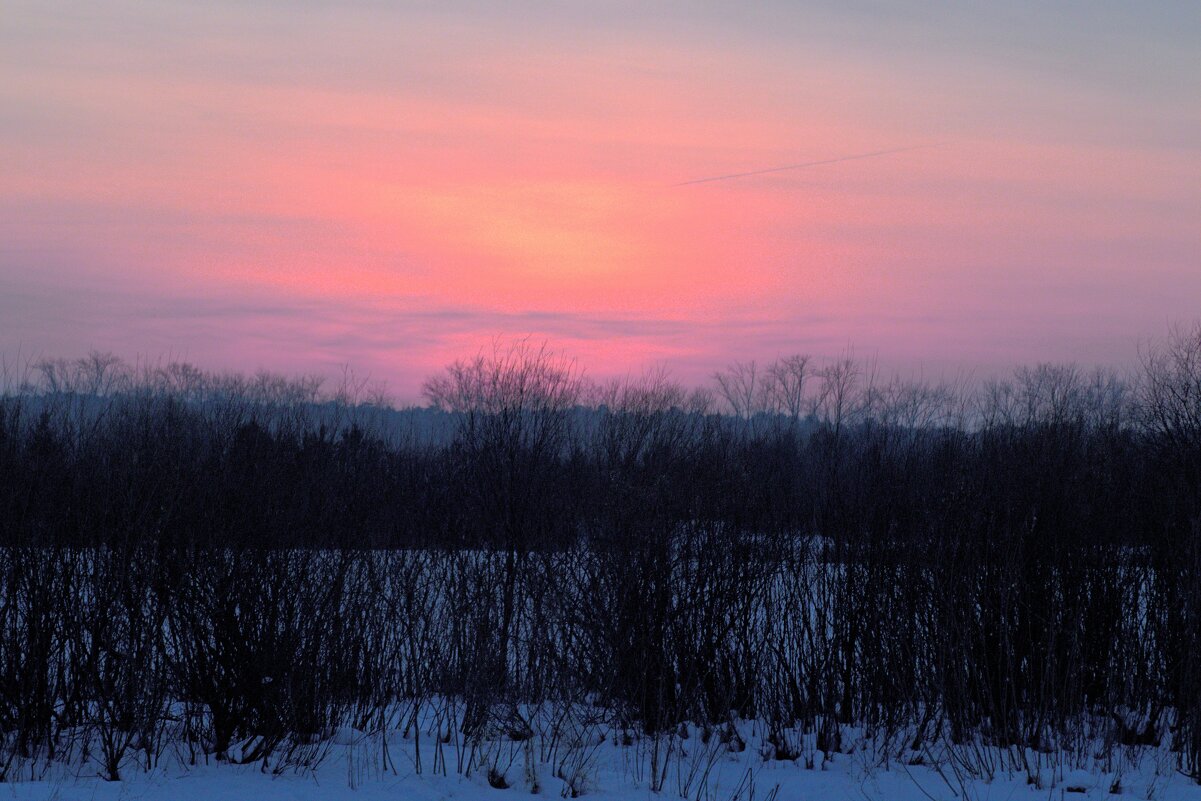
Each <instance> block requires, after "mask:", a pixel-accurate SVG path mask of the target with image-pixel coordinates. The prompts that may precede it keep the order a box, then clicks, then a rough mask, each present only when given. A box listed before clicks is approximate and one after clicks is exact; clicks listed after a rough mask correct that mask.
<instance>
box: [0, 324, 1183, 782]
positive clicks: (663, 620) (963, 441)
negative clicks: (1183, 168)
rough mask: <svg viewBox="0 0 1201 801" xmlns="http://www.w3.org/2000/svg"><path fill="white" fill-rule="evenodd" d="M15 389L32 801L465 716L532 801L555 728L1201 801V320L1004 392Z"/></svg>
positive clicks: (142, 384) (175, 373) (12, 545)
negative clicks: (1185, 794)
mask: <svg viewBox="0 0 1201 801" xmlns="http://www.w3.org/2000/svg"><path fill="white" fill-rule="evenodd" d="M4 381H5V385H4V387H5V388H4V389H3V391H2V392H3V394H2V395H0V546H3V547H0V751H2V752H3V753H0V778H3V777H5V776H7V775H10V774H11V775H16V772H17V771H23V772H24V773H23V774H22V775H25V774H30V773H32V774H34V775H36V773H37V771H38V770H39V767H38V766H39V765H42V766H44V765H47V764H51V763H54V762H56V761H58V762H75V761H80V760H95V761H96V762H97V763H98V764H100V765H101V766H102V770H101V772H102V773H103V774H104V775H106V776H108V777H110V778H117V777H118V776H119V775H120V774H121V772H122V771H126V770H130V769H148V768H150V767H151V766H153V765H154V764H155V763H156V761H157V759H158V758H159V757H160V756H161V755H162V753H163V752H164V749H167V748H173V749H177V750H178V749H184V750H185V751H186V752H187V753H189V754H190V755H191V757H190V758H191V759H193V760H197V759H206V758H213V759H218V760H233V761H240V762H254V761H261V763H262V764H263V766H264V768H265V769H266V768H268V767H270V768H271V769H284V768H285V767H296V766H300V767H303V766H305V765H306V764H312V763H313V762H315V761H316V760H319V758H320V754H321V743H322V742H325V741H328V738H330V737H331V736H333V735H332V733H333V732H334V731H335V730H336V729H337V727H339V726H345V725H352V726H354V727H355V728H357V729H360V730H363V731H373V730H376V731H378V730H381V729H384V728H389V727H392V728H404V729H405V731H406V732H407V731H408V730H409V728H410V727H415V728H416V729H420V726H417V725H416V721H418V720H419V719H420V720H428V719H430V718H429V717H428V716H429V715H434V716H435V718H436V719H437V721H438V723H437V732H438V734H437V736H436V737H435V738H434V744H433V745H432V746H431V748H433V749H434V751H433V752H432V753H435V754H436V753H438V751H439V750H440V749H441V748H442V747H443V745H442V743H444V742H447V741H449V740H450V739H451V738H452V737H453V738H454V739H455V742H458V741H459V738H462V741H463V742H465V743H476V744H477V745H478V746H479V747H478V748H476V749H475V750H472V751H468V752H467V753H468V754H469V756H468V760H469V761H470V760H471V759H478V760H480V762H479V765H480V766H481V769H484V768H486V769H487V770H488V771H489V772H490V775H491V774H493V773H495V778H496V781H497V782H498V786H500V784H503V782H504V781H505V779H504V773H505V765H504V764H501V763H500V761H499V760H500V757H499V756H498V755H497V754H498V753H499V752H495V753H494V752H492V751H488V750H487V749H486V748H484V746H483V745H482V744H483V743H486V742H491V741H493V740H494V739H495V738H496V736H497V735H498V733H501V734H503V735H504V737H507V738H509V739H511V740H513V741H520V740H523V739H525V738H528V737H531V736H533V732H534V731H535V729H538V727H539V726H541V725H542V724H541V723H539V722H538V721H539V720H541V718H539V717H538V716H539V715H540V714H541V713H540V712H539V711H538V710H543V709H554V710H556V714H559V713H560V712H561V711H562V710H567V712H565V713H562V714H563V715H564V717H563V719H562V720H561V721H560V722H559V724H556V725H568V722H570V723H571V725H573V726H580V725H589V726H597V727H609V728H610V729H611V730H612V731H616V732H623V733H625V734H623V735H622V736H626V737H656V736H661V735H663V734H664V733H668V734H670V733H671V732H673V731H675V730H676V729H678V727H679V726H680V725H681V724H683V723H694V724H696V725H699V726H703V727H705V728H706V731H709V730H712V731H713V732H715V733H716V734H717V735H719V736H726V737H734V736H735V735H734V734H733V731H734V730H733V728H732V727H730V726H729V724H730V722H731V721H732V720H733V719H735V718H753V719H756V720H759V721H763V722H764V725H766V726H767V727H769V729H770V731H771V733H772V734H771V742H772V743H773V747H774V749H775V750H774V751H773V753H772V754H770V755H768V758H773V759H797V760H801V761H807V762H808V763H809V766H810V767H812V762H813V760H814V759H817V760H819V761H820V760H821V759H822V758H823V755H825V754H831V753H836V752H838V751H840V750H843V749H847V748H850V747H852V745H851V741H852V739H854V738H857V739H858V740H859V741H860V743H862V741H863V739H864V738H867V739H870V740H871V742H873V743H874V744H875V745H874V747H876V748H878V749H879V751H880V757H879V758H880V759H881V760H889V759H898V760H901V759H904V760H921V759H923V758H928V753H929V749H930V748H931V747H932V745H931V744H938V745H939V747H940V748H943V749H952V751H953V752H954V753H955V754H958V756H957V758H958V759H960V760H961V762H962V764H963V765H966V766H968V767H970V769H972V770H979V771H984V772H987V771H988V770H989V769H990V760H991V759H993V757H991V756H990V754H993V753H995V752H996V751H997V750H998V749H999V750H1000V751H1001V752H1004V753H1008V754H1010V758H1011V759H1013V760H1014V761H1016V762H1018V763H1020V762H1021V761H1022V760H1027V759H1029V758H1030V757H1029V756H1028V755H1029V754H1039V753H1063V752H1067V753H1072V752H1075V751H1079V752H1083V751H1089V752H1096V751H1097V749H1098V748H1101V749H1112V750H1113V752H1114V753H1118V752H1120V751H1122V749H1138V748H1147V747H1154V748H1166V749H1169V750H1170V752H1171V753H1173V754H1174V755H1175V758H1176V759H1177V760H1178V765H1179V767H1180V769H1181V770H1183V771H1184V772H1186V773H1187V774H1189V775H1191V776H1194V777H1198V778H1201V326H1198V327H1196V328H1193V329H1188V330H1185V329H1180V330H1177V331H1174V332H1173V333H1172V334H1171V335H1170V336H1168V337H1166V338H1164V339H1163V340H1162V341H1160V342H1159V343H1157V344H1155V345H1153V346H1150V347H1148V348H1147V349H1146V350H1145V352H1144V354H1143V358H1142V361H1141V364H1140V366H1139V369H1138V370H1137V371H1135V372H1133V373H1132V374H1130V375H1128V376H1118V375H1116V374H1114V373H1111V372H1106V371H1090V370H1086V369H1082V368H1079V367H1076V366H1071V365H1046V364H1044V365H1038V366H1033V367H1028V368H1022V369H1019V370H1017V371H1015V372H1014V373H1013V374H1012V375H1011V376H1010V377H1009V378H1007V379H1004V380H990V381H984V382H980V383H979V384H978V385H973V386H971V387H967V386H945V385H934V384H926V383H920V382H913V381H908V380H902V379H891V378H883V377H882V376H880V375H879V374H878V371H876V370H875V369H874V368H873V367H872V365H870V364H869V363H866V362H863V361H860V360H856V359H854V358H844V359H839V360H835V361H830V362H819V361H818V360H815V359H809V358H807V357H804V356H792V357H787V358H781V359H777V360H776V361H774V362H771V363H768V364H755V363H753V362H744V363H738V364H734V365H732V366H730V367H728V368H726V369H724V370H722V371H719V372H718V373H717V374H716V375H715V376H714V380H713V383H712V385H711V386H708V387H703V388H686V387H684V386H681V385H680V384H678V383H676V382H674V381H673V380H671V378H670V376H668V375H667V374H666V373H664V372H661V371H659V372H650V373H648V374H646V375H644V376H642V377H640V378H636V379H627V380H621V381H614V382H609V383H595V382H591V381H589V380H588V379H587V378H586V377H585V375H584V374H583V373H582V372H581V370H579V369H578V368H577V366H576V365H575V364H574V363H573V362H571V361H570V360H567V359H565V358H563V357H561V356H560V355H558V354H555V353H553V352H550V351H548V350H546V349H545V348H539V347H536V346H532V345H530V344H529V343H528V342H518V343H516V344H514V345H512V346H511V347H504V348H497V349H495V350H493V351H490V352H487V353H484V354H482V355H480V356H478V357H476V358H474V359H468V360H465V361H461V362H456V363H455V364H453V365H451V366H449V367H448V368H447V369H446V370H445V371H443V372H441V373H439V374H438V375H435V376H433V377H431V378H430V379H429V380H428V381H427V382H426V384H425V388H424V392H425V398H426V400H427V402H428V405H427V406H426V407H424V408H411V409H401V410H397V409H393V408H390V407H388V406H387V405H386V404H384V403H383V401H382V399H378V398H376V399H368V398H366V397H364V393H363V390H362V388H361V387H359V386H356V385H355V384H354V383H353V382H344V384H343V385H342V386H340V387H337V388H335V389H333V390H327V389H324V388H323V385H322V383H321V382H319V381H316V380H313V379H287V378H281V377H277V376H269V375H260V376H252V377H246V376H236V375H222V374H211V373H206V372H203V371H200V370H198V369H196V368H194V367H191V366H188V365H182V364H165V365H155V366H145V367H136V368H135V367H131V366H129V365H127V364H125V363H123V362H121V361H119V360H117V359H115V358H113V357H111V356H106V355H102V354H93V355H91V356H89V357H87V358H84V359H80V360H76V361H46V362H40V363H37V364H30V365H21V366H19V367H16V366H12V365H9V366H8V369H7V371H6V374H5V376H4ZM443 725H445V734H442V731H443ZM723 733H724V734H723ZM417 736H420V731H417ZM860 747H862V746H860ZM924 755H926V756H924ZM381 758H383V759H386V755H384V756H382V757H381ZM1115 758H1116V757H1115ZM433 759H434V760H435V769H437V767H436V763H437V756H434V757H433ZM459 767H460V769H461V768H462V765H460V766H459ZM560 767H561V769H562V770H564V771H566V772H570V766H569V765H564V766H560ZM445 769H446V764H445V756H443V765H442V770H445ZM556 769H557V770H558V769H559V767H557V768H556Z"/></svg>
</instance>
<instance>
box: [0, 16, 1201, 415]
mask: <svg viewBox="0 0 1201 801" xmlns="http://www.w3.org/2000/svg"><path fill="white" fill-rule="evenodd" d="M1199 41H1201V4H1197V3H1195V2H1191V0H1190V1H1189V2H1172V1H1171V0H1165V1H1164V2H1157V3H1150V4H1148V3H1135V2H1130V3H1125V2H1122V3H1119V2H1109V1H1107V0H1098V1H1097V2H1059V3H1044V2H1033V1H1032V0H1012V1H1011V2H1005V3H996V2H989V3H977V2H955V3H937V4H935V3H914V2H906V3H901V2H890V1H882V2H870V3H864V2H858V3H856V2H847V0H816V1H815V2H808V3H797V2H791V1H790V2H762V3H755V4H741V3H739V4H735V3H728V4H718V3H712V2H693V3H672V2H655V3H645V2H630V3H553V4H552V3H540V2H531V1H530V0H513V1H512V2H506V3H495V2H483V3H462V2H454V1H452V2H432V3H411V4H408V3H396V2H374V0H371V1H359V2H356V1H355V0H350V1H349V2H342V3H337V4H325V3H319V2H305V1H304V0H300V1H299V2H282V0H262V1H260V0H249V1H241V2H224V1H223V0H216V1H215V2H207V3H175V2H170V1H169V0H157V1H156V2H153V3H135V2H128V0H114V1H113V2H106V3H93V2H82V0H70V1H69V2H57V1H56V0H33V1H27V0H5V3H4V5H3V8H0V352H3V353H5V354H7V355H9V356H10V357H11V355H13V354H18V353H19V354H22V355H23V356H24V357H29V356H31V355H32V356H76V355H81V354H83V353H85V352H87V351H89V350H93V349H96V350H102V351H112V352H114V353H117V354H118V355H121V356H123V357H125V358H127V359H135V358H140V359H162V358H170V359H186V360H188V361H192V362H194V363H196V364H198V365H200V366H202V367H206V368H210V369H236V370H245V371H252V370H256V369H262V368H266V369H271V370H278V371H283V372H304V373H311V372H317V373H325V374H333V373H335V372H337V371H339V370H340V369H341V368H342V367H343V366H349V367H350V368H352V369H353V370H354V371H355V372H356V373H357V374H359V375H365V376H370V377H371V378H372V379H373V380H375V381H384V382H387V384H388V386H389V387H390V388H391V389H392V391H393V392H394V394H396V395H397V396H399V397H402V398H406V397H408V398H415V397H416V396H417V393H418V388H419V386H420V383H421V380H422V378H423V377H425V376H427V375H429V374H430V373H432V372H434V371H436V370H437V369H438V368H439V367H440V366H441V365H443V364H445V363H447V362H449V361H450V360H452V359H454V358H457V357H463V356H471V355H473V354H475V353H477V352H479V351H480V350H481V349H483V348H488V347H490V345H491V343H492V342H494V341H496V340H497V338H502V339H504V338H511V337H518V336H529V337H531V338H533V339H534V340H536V341H546V342H547V343H548V345H550V346H551V347H552V348H554V349H558V350H560V351H562V352H564V353H566V354H569V355H571V356H573V357H575V358H577V359H578V361H579V363H580V364H582V365H584V366H585V367H586V368H587V370H588V372H589V373H590V374H592V375H594V376H608V375H620V374H624V373H627V372H637V371H639V370H641V369H643V368H646V367H648V366H652V365H666V366H667V367H668V368H669V369H670V370H671V372H672V373H673V374H674V375H676V376H677V377H679V378H681V379H682V380H684V381H687V382H699V381H703V380H704V379H705V377H706V376H708V375H709V374H711V373H712V371H713V370H714V369H716V368H720V367H722V366H724V365H725V364H727V363H729V362H730V361H733V360H735V359H742V360H745V359H760V360H766V359H771V358H774V357H776V356H778V355H783V354H789V353H806V354H811V355H813V356H814V357H816V358H818V359H820V358H823V357H833V356H836V355H838V354H840V353H843V352H845V351H846V350H847V348H848V347H853V348H854V349H855V351H856V352H857V353H867V354H871V355H872V356H874V357H875V358H876V359H877V360H878V362H879V363H880V364H882V365H885V366H888V367H891V368H892V369H896V370H900V371H915V370H916V371H921V372H922V374H923V375H939V374H946V373H948V372H958V373H962V372H963V371H965V370H968V371H972V372H973V373H977V374H978V373H980V372H983V373H990V372H993V371H1004V370H1008V369H1010V368H1011V367H1013V366H1015V365H1017V364H1019V363H1031V362H1036V361H1076V362H1079V363H1082V364H1103V365H1109V366H1115V367H1119V368H1121V367H1122V366H1124V365H1129V364H1131V363H1132V362H1133V361H1134V359H1135V358H1136V354H1137V348H1138V346H1139V343H1140V342H1141V341H1145V340H1146V339H1147V338H1148V337H1153V336H1156V335H1159V334H1162V333H1163V332H1164V331H1165V330H1166V328H1167V326H1168V325H1169V324H1172V323H1175V322H1184V323H1191V322H1192V321H1194V320H1196V319H1198V318H1201V47H1198V45H1197V43H1198V42H1199ZM866 154H877V155H866ZM860 156H862V157H860ZM848 157H855V158H848ZM811 162H825V163H818V164H812V165H811V166H806V167H798V168H795V169H787V170H775V171H771V172H759V171H762V170H773V169H774V168H777V167H782V166H787V165H795V164H806V163H811ZM748 172H750V173H757V174H753V175H743V176H741V177H731V178H723V179H721V180H711V181H704V180H701V179H706V178H713V177H718V176H728V175H735V174H740V173H748Z"/></svg>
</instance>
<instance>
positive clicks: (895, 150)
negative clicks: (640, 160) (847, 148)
mask: <svg viewBox="0 0 1201 801" xmlns="http://www.w3.org/2000/svg"><path fill="white" fill-rule="evenodd" d="M940 144H942V143H941V142H939V143H935V144H932V145H913V146H912V147H894V148H892V149H890V150H873V151H872V152H871V153H856V154H855V155H853V156H839V157H838V158H833V159H822V160H821V161H806V162H802V163H801V164H786V165H785V166H783V167H768V168H766V169H763V170H751V171H750V172H733V173H730V174H729V175H714V176H711V177H709V178H694V179H692V180H691V181H681V182H680V183H678V184H672V186H689V185H691V184H707V183H709V182H710V181H728V180H729V179H731V178H747V177H750V176H752V175H764V174H766V173H769V172H783V171H784V170H799V169H801V168H802V167H818V166H820V165H822V164H837V163H838V162H840V161H854V160H855V159H870V158H872V157H873V156H887V155H889V154H891V153H907V152H909V151H910V150H924V149H925V148H928V147H938V146H939V145H940Z"/></svg>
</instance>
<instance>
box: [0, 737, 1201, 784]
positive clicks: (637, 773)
mask: <svg viewBox="0 0 1201 801" xmlns="http://www.w3.org/2000/svg"><path fill="white" fill-rule="evenodd" d="M755 729H756V727H754V725H753V724H748V723H743V724H741V725H740V733H741V734H743V736H744V737H745V738H746V741H747V742H746V748H744V749H742V750H740V751H734V750H731V748H730V747H729V746H728V745H726V744H725V743H722V742H721V741H720V740H719V739H718V738H708V739H707V741H705V740H703V739H702V738H701V737H700V736H699V733H696V732H694V733H692V734H691V735H690V736H689V737H687V738H681V737H676V736H671V737H663V738H660V740H659V745H660V746H661V748H660V750H659V751H658V759H656V757H655V751H654V749H653V746H652V741H651V740H649V739H648V738H643V739H642V740H640V741H639V742H637V743H636V744H634V745H618V744H616V743H615V742H613V739H612V738H608V739H606V741H604V742H600V743H598V744H597V745H596V747H595V748H594V749H588V750H587V751H586V753H587V755H588V756H587V758H586V759H584V760H583V764H584V765H585V768H584V769H583V772H584V773H585V774H586V776H585V781H584V782H583V783H582V786H583V790H584V793H583V795H582V796H581V797H582V798H585V799H595V800H596V801H641V799H647V800H648V801H650V800H652V799H653V800H654V801H660V800H662V801H668V800H671V801H674V800H675V799H684V800H685V801H807V800H808V799H856V801H875V799H880V800H881V801H883V800H884V799H890V800H892V801H932V800H934V801H944V799H945V801H988V799H998V800H999V799H1004V800H1005V801H1022V799H1029V800H1030V801H1036V799H1049V798H1050V799H1059V801H1063V799H1068V801H1071V799H1103V798H1104V799H1120V798H1130V799H1152V800H1153V801H1156V800H1158V801H1178V800H1183V799H1195V800H1197V801H1201V786H1199V785H1198V784H1197V783H1196V782H1195V781H1193V780H1191V779H1189V778H1188V777H1185V776H1183V775H1181V774H1180V773H1179V772H1177V771H1176V770H1175V768H1174V759H1173V756H1174V755H1172V754H1170V753H1167V752H1165V751H1163V750H1161V749H1150V748H1145V749H1137V750H1134V751H1131V752H1130V753H1129V754H1127V755H1126V756H1123V757H1120V758H1118V759H1112V758H1111V759H1110V761H1109V762H1108V766H1107V765H1105V764H1101V763H1100V762H1097V763H1095V764H1092V765H1090V766H1089V769H1085V768H1083V767H1071V763H1070V761H1069V757H1068V756H1067V755H1046V754H1040V755H1033V756H1031V759H1030V761H1031V762H1032V763H1037V765H1038V766H1039V767H1037V768H1035V769H1033V770H1029V769H1028V770H1018V769H1015V768H1014V767H1013V761H1012V760H1011V761H1010V762H1009V765H1010V767H1008V768H1003V767H1001V766H1004V765H1005V764H1006V760H1005V759H1004V758H999V759H998V760H997V761H996V763H995V764H997V765H998V766H999V767H998V768H997V770H996V771H995V774H994V775H993V776H992V777H991V778H988V777H984V776H979V775H977V776H970V775H968V774H967V772H966V771H965V769H964V768H963V767H962V765H961V764H960V763H957V761H956V759H955V758H954V756H953V755H946V756H947V759H946V760H939V761H938V762H937V763H936V764H937V767H935V766H933V765H930V764H920V765H919V764H913V765H908V764H904V763H902V762H898V761H897V760H895V759H893V760H889V761H888V764H887V765H883V764H881V761H880V759H879V757H878V756H876V755H875V754H876V752H874V751H873V750H872V749H870V748H866V747H865V748H861V749H860V750H859V751H858V752H857V753H849V754H846V753H837V754H831V755H828V756H827V755H824V754H821V753H820V752H818V753H816V754H813V755H811V756H813V757H816V758H813V759H812V763H811V764H813V766H814V767H813V768H808V767H806V765H807V764H809V762H810V758H808V757H804V758H800V759H798V760H796V761H780V760H773V759H765V758H764V756H763V754H764V753H770V748H768V747H767V744H766V743H764V742H763V740H762V738H760V737H758V735H757V733H756V730H755ZM383 744H384V743H383V742H382V741H381V740H380V739H379V738H377V737H372V736H367V735H364V734H362V733H360V732H356V731H355V730H353V729H350V728H342V729H339V730H338V731H337V732H336V733H334V735H333V736H332V738H331V745H330V751H329V754H328V756H327V758H326V759H325V760H324V761H323V762H322V763H321V764H320V765H319V766H318V767H317V768H316V769H314V770H310V771H307V772H304V773H298V772H294V771H292V770H290V769H289V770H288V771H285V772H283V773H281V774H280V775H272V774H271V773H269V772H264V771H263V769H262V767H261V765H257V764H256V765H232V764H226V763H216V762H209V763H208V764H203V763H202V764H199V765H196V766H185V765H183V764H182V763H181V762H180V761H179V759H178V758H176V757H171V756H170V755H168V756H165V757H164V758H163V760H162V761H161V762H160V765H159V766H158V767H156V768H155V769H154V770H152V771H150V772H144V771H142V770H139V769H138V768H137V767H136V766H130V767H129V769H127V770H126V771H125V775H126V779H125V780H123V781H121V782H106V781H103V780H101V779H100V778H98V777H95V776H94V775H90V774H89V775H80V772H81V771H80V770H79V769H78V768H76V769H75V770H74V771H73V772H71V773H66V772H62V773H59V774H56V775H47V776H46V777H45V778H42V779H41V780H39V781H24V782H20V781H13V782H10V783H7V784H5V785H3V786H0V798H12V799H17V800H18V801H33V799H46V800H47V801H50V800H51V799H53V801H85V800H86V801H104V799H114V800H115V799H122V801H131V800H133V799H148V800H157V799H179V801H202V800H203V801H235V800H236V801H242V800H243V799H247V800H249V801H328V800H331V799H332V801H351V800H353V801H374V800H375V799H381V801H382V799H390V800H395V799H411V800H412V801H504V800H505V799H516V798H527V797H530V796H534V797H541V798H548V799H549V798H561V797H570V789H569V786H568V784H567V783H566V782H565V781H564V780H563V779H560V778H557V777H556V776H555V770H554V766H553V764H551V763H549V762H542V761H540V760H539V758H538V757H537V756H536V754H537V752H538V746H537V745H535V744H534V741H533V740H530V741H526V742H517V743H515V742H512V741H498V742H496V743H494V744H493V746H494V748H495V750H493V751H492V752H491V756H492V757H493V758H496V759H498V762H499V764H502V765H507V766H508V767H507V768H506V770H505V772H504V773H505V779H506V781H507V783H508V784H509V785H510V786H509V787H508V788H507V789H497V788H494V787H492V786H490V785H489V782H488V776H487V773H486V771H483V770H478V769H477V770H474V771H471V772H470V773H469V774H468V773H464V774H460V773H459V772H457V770H456V765H457V764H460V763H459V761H458V757H457V755H456V754H454V753H444V754H443V756H444V757H445V758H444V760H443V761H442V763H441V764H442V765H443V768H440V769H439V770H438V771H437V772H435V771H434V770H433V769H432V763H433V753H432V751H433V749H434V747H435V746H433V745H432V744H431V741H430V738H423V741H422V743H421V749H422V759H421V762H422V765H423V767H424V769H423V770H422V771H420V772H419V771H418V770H417V764H418V759H417V750H416V747H415V744H414V743H413V741H412V740H411V739H405V738H403V737H402V736H401V735H400V734H399V733H396V734H395V735H394V736H390V737H389V739H388V741H387V746H388V752H389V754H390V757H391V762H392V767H390V768H385V767H384V760H383V759H382V758H381V754H382V746H383ZM450 748H451V746H450V745H447V746H445V749H447V751H449V749H450ZM664 752H666V753H667V754H668V756H667V758H666V759H664V758H662V755H663V753H664ZM1131 755H1133V758H1130V757H1131ZM998 756H1000V755H999V754H998ZM1076 759H1077V760H1078V759H1079V757H1076ZM914 761H916V760H914ZM656 764H658V765H659V768H658V773H657V774H656V772H655V767H654V766H655V765H656ZM1115 765H1121V767H1120V768H1115ZM443 770H445V773H443ZM652 775H658V776H660V777H661V780H662V784H661V789H660V791H659V792H654V791H653V790H652V788H651V776H652ZM535 784H536V787H535V786H534V785H535ZM579 786H581V783H578V782H577V787H579ZM1112 790H1117V791H1118V793H1117V794H1116V795H1115V794H1111V791H1112Z"/></svg>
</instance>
